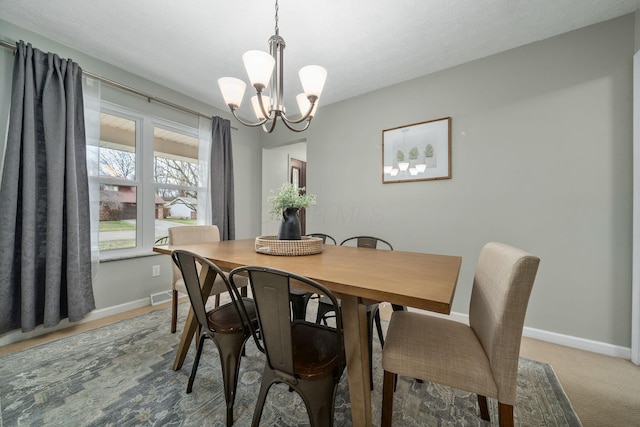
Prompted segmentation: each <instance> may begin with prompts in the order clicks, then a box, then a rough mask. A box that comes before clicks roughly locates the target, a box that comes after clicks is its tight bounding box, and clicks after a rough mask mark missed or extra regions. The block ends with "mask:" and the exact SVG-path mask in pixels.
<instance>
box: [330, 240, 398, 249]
mask: <svg viewBox="0 0 640 427" xmlns="http://www.w3.org/2000/svg"><path fill="white" fill-rule="evenodd" d="M354 240H355V243H356V246H357V247H359V248H372V249H384V247H383V248H378V244H382V245H384V246H386V249H389V250H391V251H392V250H393V246H391V243H389V242H387V241H386V240H384V239H381V238H379V237H373V236H354V237H349V238H348V239H344V240H343V241H342V243H340V246H344V244H345V243H349V242H352V241H354Z"/></svg>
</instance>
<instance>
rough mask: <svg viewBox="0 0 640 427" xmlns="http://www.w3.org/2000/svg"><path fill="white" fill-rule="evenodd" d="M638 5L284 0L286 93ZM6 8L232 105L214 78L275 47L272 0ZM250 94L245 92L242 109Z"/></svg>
mask: <svg viewBox="0 0 640 427" xmlns="http://www.w3.org/2000/svg"><path fill="white" fill-rule="evenodd" d="M639 6H640V0H394V1H391V0H315V1H312V0H295V1H294V0H280V11H279V16H280V19H279V27H280V35H281V36H282V37H283V38H284V39H285V41H286V43H287V46H286V49H285V55H284V56H285V95H286V99H287V105H291V107H290V108H293V109H297V107H295V101H294V100H293V98H294V97H295V95H296V94H297V93H299V92H301V91H302V89H301V86H300V84H299V82H298V77H297V70H298V69H299V68H300V67H302V66H304V65H308V64H318V65H322V66H324V67H325V68H326V69H327V70H328V78H327V83H326V85H325V89H324V92H323V95H322V97H321V99H320V105H321V106H322V105H327V104H330V103H334V102H338V101H340V100H343V99H346V98H350V97H353V96H356V95H360V94H363V93H366V92H369V91H372V90H375V89H378V88H381V87H385V86H389V85H392V84H394V83H398V82H402V81H405V80H409V79H412V78H415V77H418V76H422V75H425V74H429V73H432V72H434V71H438V70H442V69H445V68H448V67H452V66H455V65H458V64H461V63H464V62H467V61H471V60H474V59H477V58H482V57H485V56H488V55H492V54H495V53H498V52H501V51H504V50H507V49H511V48H514V47H517V46H521V45H524V44H527V43H531V42H534V41H538V40H542V39H546V38H549V37H552V36H554V35H557V34H561V33H564V32H567V31H571V30H574V29H577V28H581V27H584V26H587V25H591V24H594V23H597V22H601V21H605V20H608V19H612V18H615V17H618V16H621V15H624V14H627V13H631V12H634V11H635V10H636V9H637V8H638V7H639ZM0 10H1V11H2V13H1V14H0V19H2V20H5V21H8V22H11V23H13V24H15V25H18V26H20V27H23V28H26V29H28V30H31V31H33V32H35V33H38V34H41V35H43V36H46V37H48V38H50V39H52V40H54V41H56V42H59V43H62V44H64V45H68V46H71V47H73V48H75V49H77V50H79V51H82V52H84V53H86V54H89V55H91V56H94V57H97V58H99V59H102V60H104V61H106V62H109V63H111V64H114V65H116V66H118V67H120V68H122V69H124V70H127V71H130V72H132V73H135V74H137V75H140V76H143V77H146V78H147V79H149V80H152V81H155V82H157V83H160V84H162V85H164V86H167V87H170V88H172V89H174V90H176V91H178V92H182V93H184V94H186V95H189V96H191V97H193V98H196V99H199V100H201V101H203V102H205V103H207V104H212V105H215V106H218V107H220V108H223V109H226V106H225V105H224V102H223V100H222V96H221V95H220V93H219V90H218V87H217V79H218V78H219V77H224V76H234V77H240V78H242V79H243V80H245V81H248V79H247V78H246V73H245V71H244V69H243V65H242V59H241V56H242V54H243V53H244V52H245V51H247V50H250V49H262V50H265V51H267V50H268V47H267V40H268V38H269V37H270V36H271V35H272V34H273V33H274V25H275V22H274V14H275V12H274V1H268V0H226V1H222V0H182V1H177V0H91V1H87V0H56V1H52V0H29V1H25V0H0ZM2 36H3V34H2V32H1V31H0V37H2ZM6 41H10V42H15V40H6ZM25 41H29V40H25ZM35 47H38V46H35ZM80 65H81V66H82V64H80ZM87 71H90V72H94V73H96V74H100V72H99V71H100V70H91V69H87ZM248 104H249V102H248V95H246V94H245V100H244V103H243V106H242V107H243V111H247V110H246V108H247V107H248Z"/></svg>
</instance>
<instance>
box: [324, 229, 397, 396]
mask: <svg viewBox="0 0 640 427" xmlns="http://www.w3.org/2000/svg"><path fill="white" fill-rule="evenodd" d="M351 242H353V243H355V244H356V246H357V247H359V248H370V249H378V245H379V244H380V245H382V248H380V249H385V247H386V249H387V250H390V251H392V250H393V246H391V243H389V242H387V241H386V240H384V239H381V238H379V237H372V236H354V237H349V238H348V239H345V240H343V241H342V242H341V243H340V246H348V245H349V243H351ZM345 243H347V245H345ZM393 310H394V311H397V310H404V307H402V306H396V305H394V306H393ZM332 312H333V308H332V306H331V304H330V301H328V300H327V299H325V298H320V299H319V300H318V313H317V315H316V323H320V322H322V323H324V324H325V325H326V324H327V318H329V317H333V315H332V314H330V313H332ZM374 323H375V325H376V330H377V331H378V339H379V340H380V346H381V347H384V335H383V333H382V324H381V322H380V309H379V304H377V303H376V304H370V305H368V306H367V331H368V333H369V340H368V341H369V367H370V371H369V378H370V382H371V389H372V390H373V366H372V363H373V325H374Z"/></svg>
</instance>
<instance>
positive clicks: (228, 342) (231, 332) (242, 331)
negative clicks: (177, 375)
mask: <svg viewBox="0 0 640 427" xmlns="http://www.w3.org/2000/svg"><path fill="white" fill-rule="evenodd" d="M171 257H172V259H173V262H174V263H175V264H176V266H177V267H178V268H179V269H180V272H181V273H182V278H183V279H184V283H185V286H186V288H187V293H188V295H189V301H190V302H191V308H192V309H193V312H194V315H195V317H196V319H197V320H198V332H199V336H200V339H199V341H198V346H197V352H196V357H195V360H194V361H193V367H192V368H191V375H190V376H189V383H188V385H187V393H191V391H192V390H193V381H194V380H195V377H196V371H197V370H198V363H199V362H200V356H201V355H202V348H203V344H204V340H205V339H207V338H209V339H211V340H212V341H213V342H214V343H215V344H216V347H217V348H218V353H219V354H220V366H221V367H222V378H223V385H224V397H225V402H226V406H227V426H231V425H233V402H234V401H235V395H236V387H237V384H238V371H239V369H240V358H241V355H242V352H243V350H244V345H245V343H246V342H247V340H248V339H249V337H250V336H251V327H250V326H249V325H252V327H253V328H255V327H256V326H257V314H256V308H255V304H254V302H253V300H251V299H250V298H244V297H241V296H239V293H238V294H236V293H233V292H232V289H233V290H237V288H235V287H233V288H232V286H231V284H230V283H229V280H228V279H227V277H226V276H225V274H224V273H223V272H222V270H220V268H218V266H217V265H215V264H213V263H212V262H210V261H208V260H207V259H205V258H202V257H201V256H199V255H196V254H194V253H191V252H187V251H184V250H175V251H173V252H172V254H171ZM198 264H200V265H202V266H203V267H204V266H206V267H208V268H209V270H208V272H207V277H206V279H205V280H213V279H214V278H213V277H211V275H217V276H219V277H220V278H221V279H222V280H224V283H225V285H226V286H227V290H228V291H229V295H231V299H232V301H231V302H229V303H227V304H224V305H221V306H219V307H216V308H214V309H213V310H210V311H207V310H206V306H205V301H206V298H207V297H208V295H204V296H203V295H202V290H201V285H200V277H199V269H198ZM245 280H246V279H245ZM238 301H242V310H243V316H241V315H240V309H239V304H238Z"/></svg>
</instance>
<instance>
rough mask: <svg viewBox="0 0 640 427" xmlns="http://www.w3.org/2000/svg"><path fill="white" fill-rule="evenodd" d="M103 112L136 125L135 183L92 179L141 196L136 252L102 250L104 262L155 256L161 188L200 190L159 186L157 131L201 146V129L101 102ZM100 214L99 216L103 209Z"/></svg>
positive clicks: (95, 177) (128, 180) (178, 186)
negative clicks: (128, 188) (188, 138)
mask: <svg viewBox="0 0 640 427" xmlns="http://www.w3.org/2000/svg"><path fill="white" fill-rule="evenodd" d="M100 112H101V113H105V114H111V115H114V116H118V117H122V118H124V119H127V120H131V121H134V122H135V123H136V131H135V138H136V141H135V179H133V180H130V179H126V178H115V177H105V176H100V175H98V176H93V177H91V179H92V180H94V181H95V182H96V183H97V184H98V185H100V184H106V185H118V186H134V187H136V195H137V198H136V205H137V206H136V246H135V247H133V248H123V249H111V250H101V251H100V261H109V260H113V259H122V258H135V257H138V256H147V255H149V254H151V253H153V251H152V248H153V245H154V243H155V217H156V215H155V195H156V193H157V190H158V188H173V189H178V190H180V189H189V190H191V189H193V190H196V191H198V190H199V188H198V187H197V186H196V187H195V188H192V187H190V186H181V185H175V184H162V183H157V182H156V180H155V176H154V157H155V146H154V128H160V129H165V130H169V131H172V132H177V133H181V134H184V135H187V136H191V137H194V138H196V139H197V140H198V141H199V142H200V138H199V129H198V128H195V127H192V126H188V125H184V124H181V123H176V122H173V121H171V120H167V119H164V118H161V117H157V116H153V115H151V114H147V113H144V112H142V111H138V110H135V109H132V108H128V107H125V106H122V105H118V104H114V103H111V102H108V101H104V100H102V101H101V105H100ZM101 141H102V140H101ZM97 214H98V215H99V209H98V213H97ZM98 221H99V218H98Z"/></svg>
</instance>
